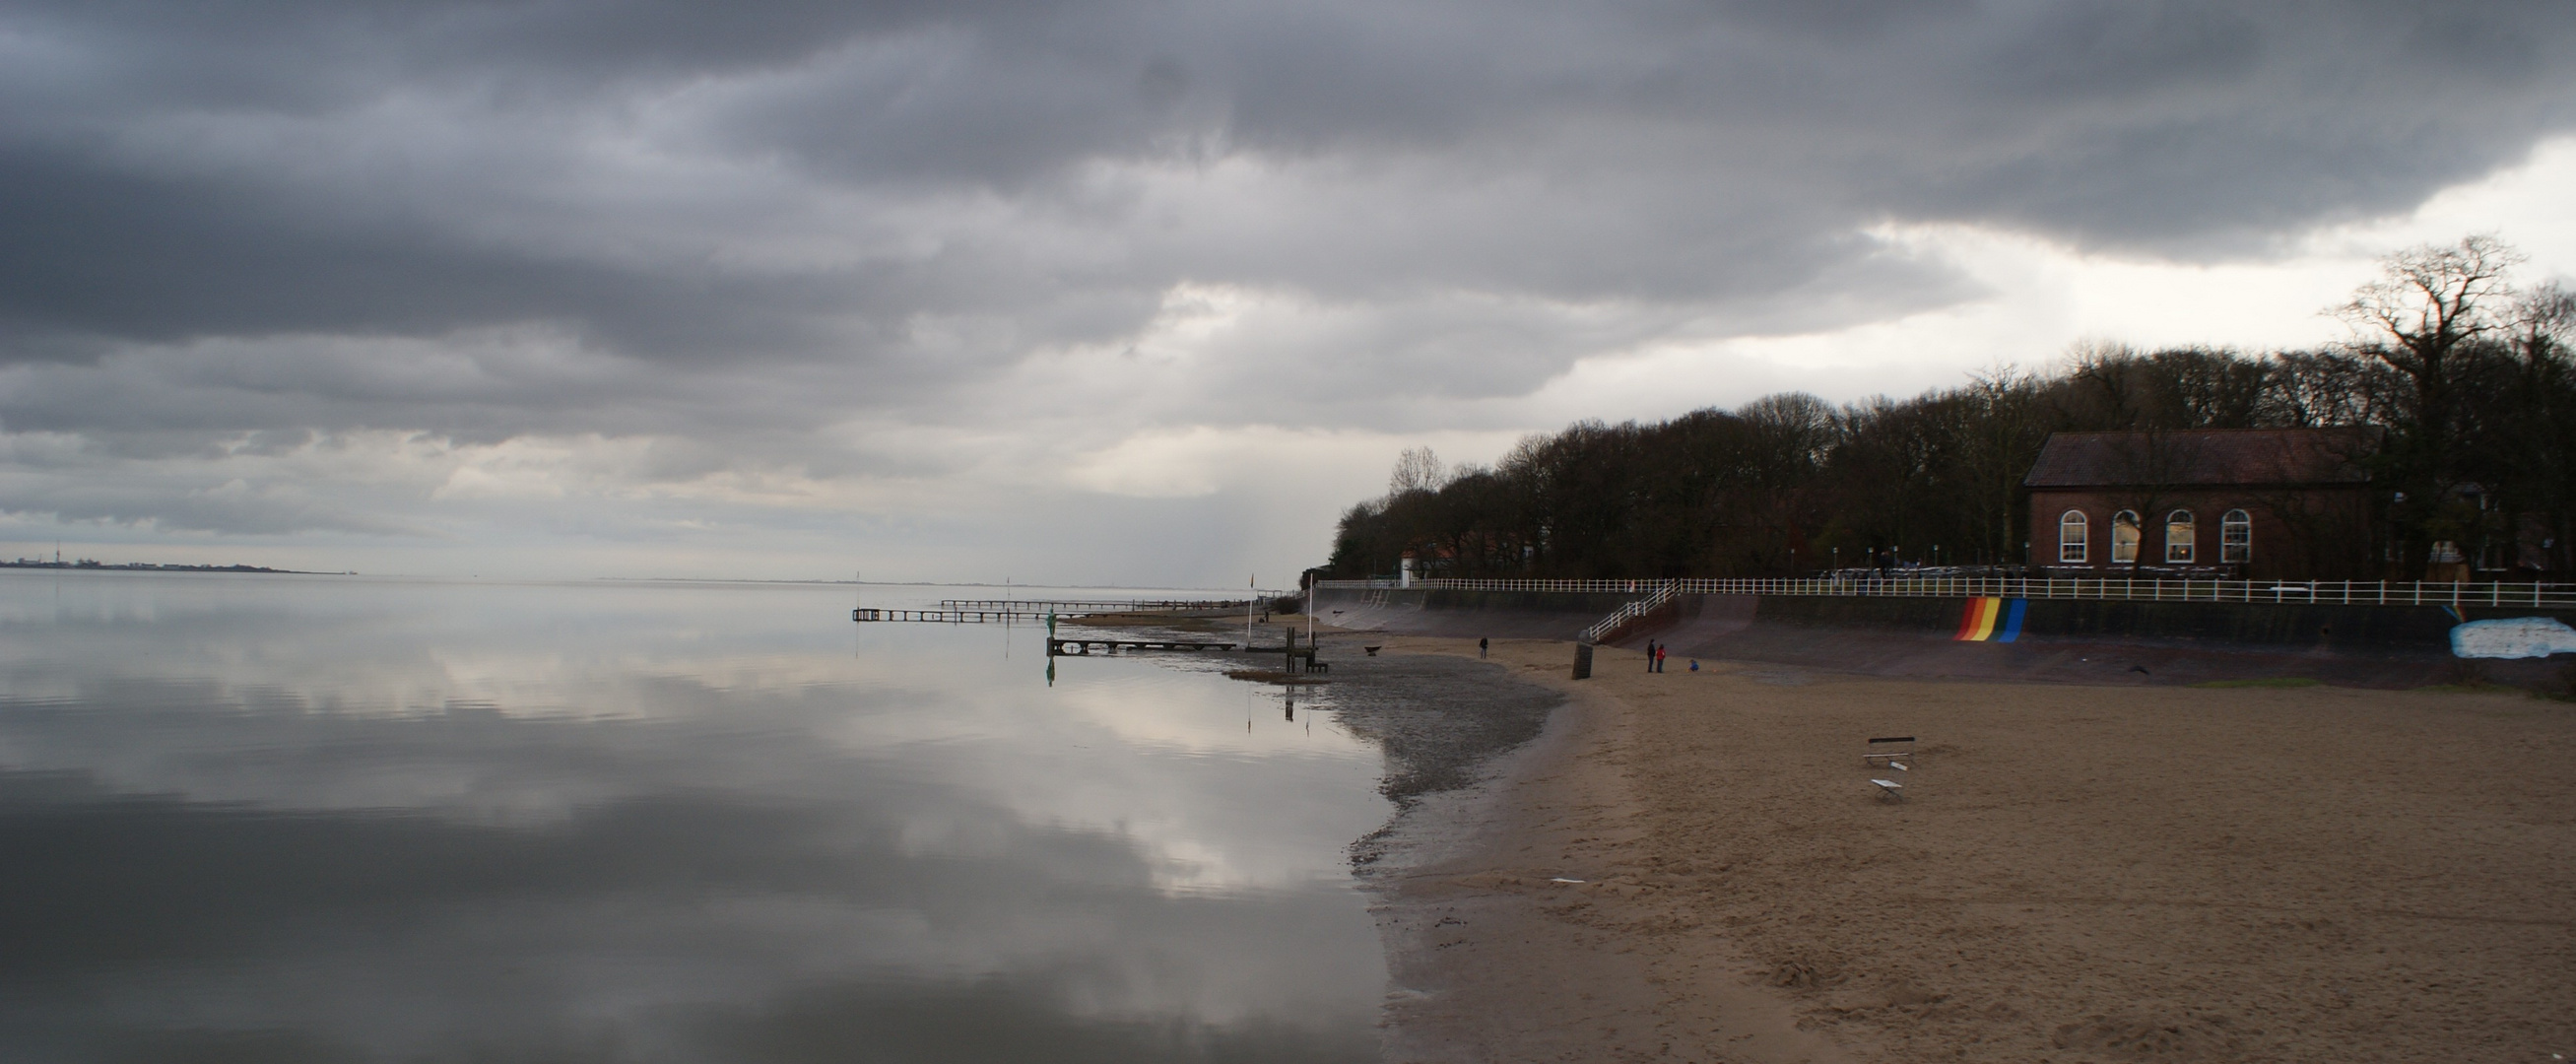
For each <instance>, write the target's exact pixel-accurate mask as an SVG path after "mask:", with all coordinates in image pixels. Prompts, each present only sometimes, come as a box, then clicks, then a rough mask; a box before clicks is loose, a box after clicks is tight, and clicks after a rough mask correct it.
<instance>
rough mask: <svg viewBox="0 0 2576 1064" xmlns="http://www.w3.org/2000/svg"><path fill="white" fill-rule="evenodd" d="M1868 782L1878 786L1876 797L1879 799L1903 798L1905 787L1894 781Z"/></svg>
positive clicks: (1876, 780)
mask: <svg viewBox="0 0 2576 1064" xmlns="http://www.w3.org/2000/svg"><path fill="white" fill-rule="evenodd" d="M1870 782H1871V783H1875V784H1877V785H1878V796H1879V797H1881V798H1903V797H1905V785H1904V784H1902V783H1898V782H1896V781H1895V780H1882V779H1873V780H1871V781H1870Z"/></svg>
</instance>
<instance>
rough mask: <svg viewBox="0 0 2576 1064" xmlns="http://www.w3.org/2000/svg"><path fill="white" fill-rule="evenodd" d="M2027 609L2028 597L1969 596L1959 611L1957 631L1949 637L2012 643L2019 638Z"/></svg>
mask: <svg viewBox="0 0 2576 1064" xmlns="http://www.w3.org/2000/svg"><path fill="white" fill-rule="evenodd" d="M2029 610H2030V600H2029V599H2000V598H1972V599H1969V600H1968V606H1967V608H1966V609H1965V610H1963V611H1961V612H1960V616H1959V634H1958V635H1955V636H1952V637H1951V638H1952V639H1956V640H1958V641H1960V642H1963V643H2009V642H2012V641H2013V640H2015V639H2019V638H2021V616H2022V614H2024V613H2026V612H2029Z"/></svg>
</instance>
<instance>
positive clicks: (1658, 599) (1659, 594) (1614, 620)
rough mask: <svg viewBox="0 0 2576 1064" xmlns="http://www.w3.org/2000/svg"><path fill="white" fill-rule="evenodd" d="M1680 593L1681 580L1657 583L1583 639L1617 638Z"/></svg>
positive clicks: (1594, 624)
mask: <svg viewBox="0 0 2576 1064" xmlns="http://www.w3.org/2000/svg"><path fill="white" fill-rule="evenodd" d="M1420 582H1421V581H1418V580H1417V581H1415V583H1420ZM1680 594H1681V589H1680V586H1679V581H1673V580H1666V581H1662V582H1660V583H1658V584H1657V585H1656V587H1655V593H1654V594H1652V595H1648V596H1646V597H1645V598H1641V599H1638V600H1637V601H1635V602H1629V603H1623V604H1622V605H1620V607H1619V608H1618V609H1617V610H1616V611H1614V612H1612V613H1611V614H1610V615H1609V616H1607V617H1604V618H1601V619H1600V620H1599V621H1595V622H1593V625H1592V627H1590V628H1586V629H1584V630H1583V641H1584V642H1586V643H1599V642H1604V641H1607V640H1611V639H1616V638H1618V637H1619V633H1620V632H1622V631H1624V630H1626V629H1627V627H1628V626H1629V625H1632V624H1635V623H1637V622H1638V621H1641V620H1644V619H1645V618H1647V617H1649V616H1652V615H1653V614H1654V613H1655V611H1657V610H1661V609H1664V608H1666V607H1669V606H1671V605H1672V604H1673V599H1675V598H1676V597H1679V596H1680Z"/></svg>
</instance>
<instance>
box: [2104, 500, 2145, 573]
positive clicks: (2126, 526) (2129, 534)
mask: <svg viewBox="0 0 2576 1064" xmlns="http://www.w3.org/2000/svg"><path fill="white" fill-rule="evenodd" d="M2138 531H2139V529H2138V512H2137V511H2136V510H2122V511H2120V512H2119V513H2115V514H2112V515H2111V564H2113V565H2135V564H2137V562H2138Z"/></svg>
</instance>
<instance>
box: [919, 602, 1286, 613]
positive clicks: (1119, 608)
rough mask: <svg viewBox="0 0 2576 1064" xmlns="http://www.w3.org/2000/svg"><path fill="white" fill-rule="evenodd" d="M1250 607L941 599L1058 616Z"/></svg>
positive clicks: (946, 605) (947, 605)
mask: <svg viewBox="0 0 2576 1064" xmlns="http://www.w3.org/2000/svg"><path fill="white" fill-rule="evenodd" d="M1249 605H1251V603H1248V602H1245V601H1243V600H1241V599H1235V600H1233V601H1231V602H1228V601H1223V600H1218V599H1129V600H1126V601H1110V600H1106V599H941V600H939V608H940V609H943V610H1017V611H1021V612H1030V611H1034V612H1038V613H1047V612H1053V613H1054V614H1055V615H1056V616H1059V617H1064V616H1073V615H1079V614H1085V613H1172V612H1175V611H1179V610H1232V611H1235V612H1241V611H1242V610H1243V608H1244V607H1246V606H1249Z"/></svg>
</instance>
